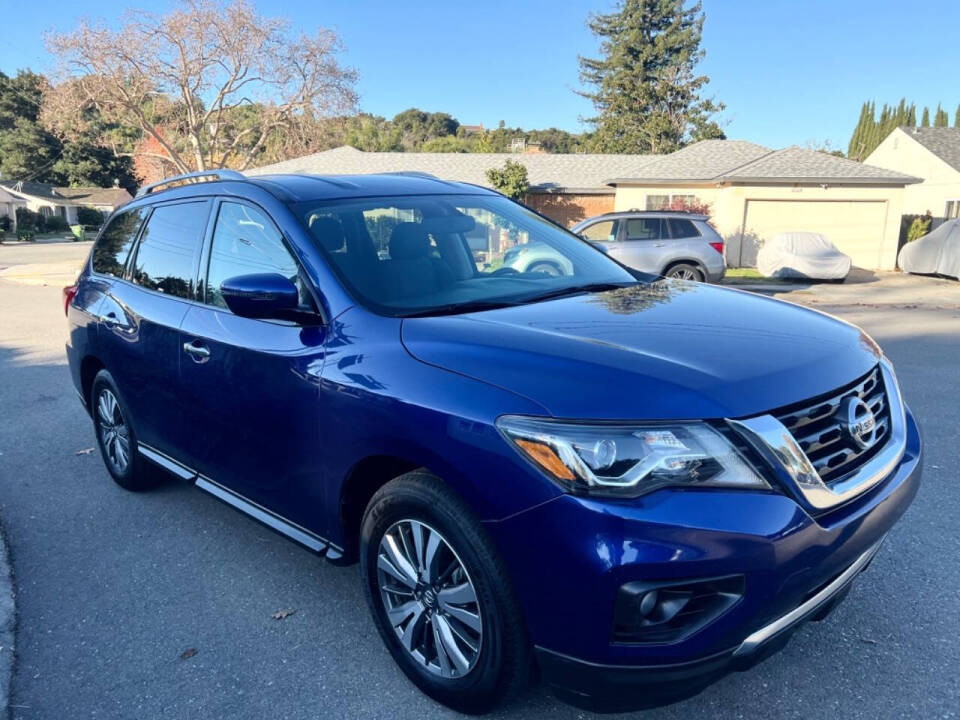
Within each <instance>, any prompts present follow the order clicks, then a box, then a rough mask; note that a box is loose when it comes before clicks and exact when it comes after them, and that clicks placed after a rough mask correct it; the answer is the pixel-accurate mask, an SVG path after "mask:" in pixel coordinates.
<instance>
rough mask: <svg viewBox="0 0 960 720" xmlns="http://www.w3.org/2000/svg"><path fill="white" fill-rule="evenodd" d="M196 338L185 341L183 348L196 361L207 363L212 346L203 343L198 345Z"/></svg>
mask: <svg viewBox="0 0 960 720" xmlns="http://www.w3.org/2000/svg"><path fill="white" fill-rule="evenodd" d="M195 343H196V340H194V341H192V342H185V343H184V344H183V350H184V352H186V353H187V354H188V355H189V356H190V357H191V358H192V359H193V361H194V362H198V363H205V362H206V361H207V360H209V359H210V348H206V347H204V346H203V345H196V344H195Z"/></svg>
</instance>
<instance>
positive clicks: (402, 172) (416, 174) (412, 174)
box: [377, 170, 440, 180]
mask: <svg viewBox="0 0 960 720" xmlns="http://www.w3.org/2000/svg"><path fill="white" fill-rule="evenodd" d="M377 175H405V176H406V177H422V178H430V179H431V180H439V179H440V178H438V177H437V176H436V175H433V174H432V173H428V172H422V171H421V170H394V171H393V172H381V173H377Z"/></svg>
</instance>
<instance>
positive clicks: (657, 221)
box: [627, 217, 666, 240]
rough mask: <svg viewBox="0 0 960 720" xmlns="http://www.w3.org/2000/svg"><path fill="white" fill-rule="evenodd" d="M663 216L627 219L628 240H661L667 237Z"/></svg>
mask: <svg viewBox="0 0 960 720" xmlns="http://www.w3.org/2000/svg"><path fill="white" fill-rule="evenodd" d="M664 230H665V228H664V227H663V218H649V217H644V218H631V219H630V220H627V240H661V239H663V238H664V237H666V233H665V232H664Z"/></svg>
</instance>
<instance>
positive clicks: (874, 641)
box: [860, 638, 877, 645]
mask: <svg viewBox="0 0 960 720" xmlns="http://www.w3.org/2000/svg"><path fill="white" fill-rule="evenodd" d="M860 642H863V643H866V644H867V645H876V644H877V641H876V640H874V639H873V638H860Z"/></svg>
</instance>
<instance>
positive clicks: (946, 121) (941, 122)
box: [933, 103, 950, 127]
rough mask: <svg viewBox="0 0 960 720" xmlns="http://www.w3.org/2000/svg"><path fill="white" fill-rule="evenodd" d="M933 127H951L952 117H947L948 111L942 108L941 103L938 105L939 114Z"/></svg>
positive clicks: (934, 117)
mask: <svg viewBox="0 0 960 720" xmlns="http://www.w3.org/2000/svg"><path fill="white" fill-rule="evenodd" d="M933 126H934V127H949V126H950V116H949V115H947V111H946V110H944V109H943V108H942V107H940V103H937V112H936V114H935V115H934V116H933Z"/></svg>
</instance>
